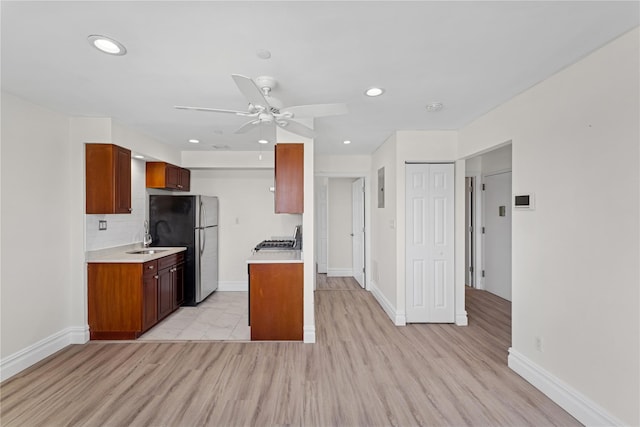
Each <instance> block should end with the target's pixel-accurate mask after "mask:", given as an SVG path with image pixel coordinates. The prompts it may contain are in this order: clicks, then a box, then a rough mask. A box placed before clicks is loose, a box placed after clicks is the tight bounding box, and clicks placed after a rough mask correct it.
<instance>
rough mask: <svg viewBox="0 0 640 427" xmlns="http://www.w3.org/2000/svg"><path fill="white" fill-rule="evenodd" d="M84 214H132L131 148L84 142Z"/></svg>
mask: <svg viewBox="0 0 640 427" xmlns="http://www.w3.org/2000/svg"><path fill="white" fill-rule="evenodd" d="M85 185H86V213H88V214H120V213H131V151H130V150H128V149H126V148H123V147H119V146H117V145H113V144H85Z"/></svg>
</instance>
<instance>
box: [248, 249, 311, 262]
mask: <svg viewBox="0 0 640 427" xmlns="http://www.w3.org/2000/svg"><path fill="white" fill-rule="evenodd" d="M302 262H303V261H302V251H300V250H273V249H267V250H264V249H263V250H261V251H256V252H254V253H253V255H251V257H250V258H249V259H248V260H247V264H291V263H302Z"/></svg>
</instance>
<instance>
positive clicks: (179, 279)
mask: <svg viewBox="0 0 640 427" xmlns="http://www.w3.org/2000/svg"><path fill="white" fill-rule="evenodd" d="M183 303H184V257H183V261H182V262H179V263H178V264H177V265H176V266H175V267H174V269H173V309H174V310H176V309H177V308H178V307H180V306H181V305H182V304H183Z"/></svg>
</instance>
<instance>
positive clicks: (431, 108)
mask: <svg viewBox="0 0 640 427" xmlns="http://www.w3.org/2000/svg"><path fill="white" fill-rule="evenodd" d="M442 108H444V105H442V102H432V103H431V104H427V111H428V112H430V113H435V112H437V111H440V110H442Z"/></svg>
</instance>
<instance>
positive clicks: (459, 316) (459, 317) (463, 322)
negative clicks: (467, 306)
mask: <svg viewBox="0 0 640 427" xmlns="http://www.w3.org/2000/svg"><path fill="white" fill-rule="evenodd" d="M468 324H469V318H468V317H467V310H462V313H456V325H458V326H467V325H468Z"/></svg>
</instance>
